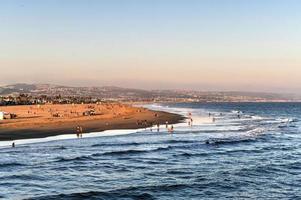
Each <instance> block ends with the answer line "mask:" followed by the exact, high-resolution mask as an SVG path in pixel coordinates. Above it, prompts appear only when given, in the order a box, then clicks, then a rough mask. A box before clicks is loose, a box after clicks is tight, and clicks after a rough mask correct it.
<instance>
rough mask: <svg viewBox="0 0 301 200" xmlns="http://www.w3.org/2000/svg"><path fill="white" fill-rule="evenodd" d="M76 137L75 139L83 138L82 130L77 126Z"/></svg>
mask: <svg viewBox="0 0 301 200" xmlns="http://www.w3.org/2000/svg"><path fill="white" fill-rule="evenodd" d="M76 136H77V138H80V137H81V138H82V137H83V128H82V127H81V126H79V125H77V127H76Z"/></svg>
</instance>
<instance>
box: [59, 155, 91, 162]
mask: <svg viewBox="0 0 301 200" xmlns="http://www.w3.org/2000/svg"><path fill="white" fill-rule="evenodd" d="M86 160H94V158H93V157H91V156H78V157H71V158H64V157H59V158H57V160H56V161H55V162H71V161H86Z"/></svg>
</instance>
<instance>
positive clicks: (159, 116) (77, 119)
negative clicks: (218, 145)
mask: <svg viewBox="0 0 301 200" xmlns="http://www.w3.org/2000/svg"><path fill="white" fill-rule="evenodd" d="M88 110H94V111H95V115H92V116H83V112H85V111H88ZM0 111H4V112H9V113H14V114H17V118H16V119H6V120H1V121H0V141H4V140H16V139H29V138H43V137H48V136H54V135H61V134H76V126H78V125H80V126H82V127H83V132H85V133H89V132H99V131H104V130H111V129H135V128H143V127H145V126H150V124H151V123H153V124H157V123H159V124H165V122H166V121H168V122H169V123H170V124H172V123H178V122H180V121H181V120H183V117H182V116H180V115H176V114H171V113H166V112H159V111H151V110H148V109H145V108H137V107H132V106H130V105H125V104H119V103H103V104H64V105H40V106H39V105H29V106H28V105H26V106H1V107H0ZM55 115H57V116H58V117H55ZM137 120H140V121H145V120H147V125H146V124H145V123H144V124H141V123H139V124H137Z"/></svg>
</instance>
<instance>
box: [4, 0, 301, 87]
mask: <svg viewBox="0 0 301 200" xmlns="http://www.w3.org/2000/svg"><path fill="white" fill-rule="evenodd" d="M16 82H27V83H56V84H66V85H77V86H80V85H83V86H101V85H116V86H124V87H134V88H147V89H150V88H178V89H198V90H244V91H275V92H298V93H300V92H301V1H300V0H195V1H194V0H181V1H180V0H160V1H159V0H135V1H134V0H43V1H41V0H35V1H33V0H24V1H22V0H0V84H8V83H16Z"/></svg>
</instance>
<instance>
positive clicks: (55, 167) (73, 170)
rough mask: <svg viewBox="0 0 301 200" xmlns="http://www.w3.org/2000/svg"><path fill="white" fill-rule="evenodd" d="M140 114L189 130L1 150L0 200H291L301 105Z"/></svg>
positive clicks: (195, 106) (177, 108) (193, 106)
mask: <svg viewBox="0 0 301 200" xmlns="http://www.w3.org/2000/svg"><path fill="white" fill-rule="evenodd" d="M145 107H148V108H151V109H155V110H163V111H168V112H174V113H179V114H183V115H185V116H187V115H188V113H191V116H192V119H193V126H188V124H187V123H180V124H177V125H175V126H174V133H173V134H170V133H168V131H167V129H166V128H165V126H163V125H162V126H161V127H160V130H159V132H157V130H156V128H153V130H152V131H150V129H149V128H148V129H146V130H144V129H140V130H127V131H118V130H117V131H112V132H110V133H108V132H107V133H106V134H105V135H104V136H102V134H99V133H98V134H96V135H95V134H94V135H93V134H92V136H95V137H86V138H83V139H73V138H65V139H62V140H47V139H46V140H35V141H34V142H33V143H31V142H24V141H23V142H22V143H20V144H18V143H16V148H8V147H5V146H3V147H1V148H0V158H1V159H0V198H2V199H45V200H46V199H47V200H51V199H127V200H128V199H146V200H147V199H164V200H170V199H300V198H301V190H300V188H301V134H300V132H301V122H300V120H301V103H179V104H156V105H146V106H145ZM209 113H210V114H209ZM209 115H210V116H209Z"/></svg>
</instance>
